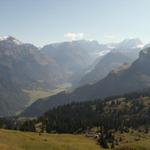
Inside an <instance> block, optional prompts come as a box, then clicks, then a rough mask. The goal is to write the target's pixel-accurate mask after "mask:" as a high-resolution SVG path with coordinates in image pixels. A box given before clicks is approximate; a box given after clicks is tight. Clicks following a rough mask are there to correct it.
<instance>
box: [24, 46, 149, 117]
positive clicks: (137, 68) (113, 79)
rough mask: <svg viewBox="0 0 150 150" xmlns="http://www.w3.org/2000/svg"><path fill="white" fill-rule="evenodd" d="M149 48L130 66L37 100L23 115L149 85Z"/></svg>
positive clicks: (135, 89)
mask: <svg viewBox="0 0 150 150" xmlns="http://www.w3.org/2000/svg"><path fill="white" fill-rule="evenodd" d="M149 63H150V48H146V49H144V50H143V51H141V52H140V55H139V58H138V59H137V60H136V61H134V62H133V63H132V65H131V66H130V67H124V66H123V68H119V69H117V70H114V71H112V72H111V73H109V74H108V76H106V77H105V78H104V79H102V80H100V81H99V82H97V83H95V84H93V85H85V86H81V87H79V88H77V89H76V90H74V91H73V92H71V93H65V92H63V93H59V94H57V95H55V96H52V97H48V98H46V99H44V100H43V101H41V100H38V101H36V102H35V103H33V104H32V105H31V106H30V107H29V108H27V109H26V110H25V112H24V113H23V115H25V116H37V115H42V114H43V113H44V112H46V111H47V110H49V109H51V108H54V107H56V106H59V105H63V104H67V103H71V102H80V101H87V100H94V99H99V98H101V99H103V98H105V97H108V96H115V95H120V94H124V93H129V92H134V91H139V90H142V89H145V88H148V87H149V86H150V68H149V65H148V64H149Z"/></svg>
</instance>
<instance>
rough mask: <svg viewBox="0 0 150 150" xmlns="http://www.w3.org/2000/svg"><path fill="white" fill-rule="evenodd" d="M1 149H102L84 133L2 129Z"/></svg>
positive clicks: (0, 132) (0, 134)
mask: <svg viewBox="0 0 150 150" xmlns="http://www.w3.org/2000/svg"><path fill="white" fill-rule="evenodd" d="M0 150H101V148H100V147H99V145H97V144H96V142H95V141H94V140H93V139H89V138H86V137H85V136H84V135H70V134H42V135H41V136H39V135H38V133H30V132H19V131H8V130H0Z"/></svg>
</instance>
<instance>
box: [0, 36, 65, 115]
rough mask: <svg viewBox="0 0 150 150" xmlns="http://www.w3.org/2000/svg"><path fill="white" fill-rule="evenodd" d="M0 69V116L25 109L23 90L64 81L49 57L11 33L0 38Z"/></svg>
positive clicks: (58, 69) (50, 85)
mask: <svg viewBox="0 0 150 150" xmlns="http://www.w3.org/2000/svg"><path fill="white" fill-rule="evenodd" d="M0 72H1V74H0V104H1V105H0V110H1V112H0V116H9V115H14V114H16V113H17V112H19V111H21V110H23V109H24V108H25V106H26V105H27V104H28V102H29V101H30V98H29V97H28V93H26V92H24V90H37V89H38V90H39V89H51V88H52V89H53V88H55V87H56V85H58V84H61V83H64V82H66V80H65V76H64V74H63V71H62V69H61V68H60V67H59V66H58V65H57V64H56V62H55V61H54V60H53V59H50V58H47V56H46V55H44V54H42V53H41V52H40V51H39V49H38V48H37V47H35V46H34V45H32V44H24V43H22V42H20V41H19V40H17V39H15V38H14V37H11V36H10V37H6V38H4V39H2V40H0ZM60 72H61V73H62V74H60Z"/></svg>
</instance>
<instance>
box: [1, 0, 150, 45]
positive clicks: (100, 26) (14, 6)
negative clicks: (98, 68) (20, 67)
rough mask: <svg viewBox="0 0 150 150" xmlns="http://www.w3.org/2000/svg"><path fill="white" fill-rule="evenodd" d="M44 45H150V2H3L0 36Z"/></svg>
mask: <svg viewBox="0 0 150 150" xmlns="http://www.w3.org/2000/svg"><path fill="white" fill-rule="evenodd" d="M4 35H12V36H15V37H17V38H18V39H21V40H22V41H24V42H32V43H34V44H36V45H44V44H47V43H51V42H54V41H65V40H69V38H70V39H81V38H85V39H90V40H91V39H95V40H98V41H99V42H110V41H112V42H113V41H120V40H122V39H124V38H132V37H133V38H134V37H139V38H140V39H141V40H143V41H144V42H150V0H0V36H4Z"/></svg>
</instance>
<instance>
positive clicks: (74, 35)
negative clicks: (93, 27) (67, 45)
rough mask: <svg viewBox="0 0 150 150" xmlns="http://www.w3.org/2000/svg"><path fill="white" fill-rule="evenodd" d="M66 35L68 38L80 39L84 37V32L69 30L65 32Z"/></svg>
mask: <svg viewBox="0 0 150 150" xmlns="http://www.w3.org/2000/svg"><path fill="white" fill-rule="evenodd" d="M64 37H66V38H68V39H69V40H72V41H73V40H80V39H83V38H84V33H75V32H68V33H65V34H64Z"/></svg>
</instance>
